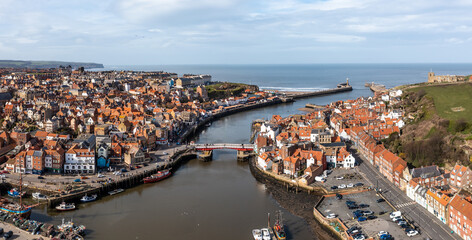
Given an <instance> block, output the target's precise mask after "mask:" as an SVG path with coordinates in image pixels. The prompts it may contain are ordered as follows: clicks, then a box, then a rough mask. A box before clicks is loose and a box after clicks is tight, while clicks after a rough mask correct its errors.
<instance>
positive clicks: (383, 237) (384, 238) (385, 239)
mask: <svg viewBox="0 0 472 240" xmlns="http://www.w3.org/2000/svg"><path fill="white" fill-rule="evenodd" d="M379 239H380V240H392V239H393V237H392V235H390V234H384V235H381V236H380V237H379Z"/></svg>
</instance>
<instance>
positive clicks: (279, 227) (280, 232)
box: [273, 210, 287, 240]
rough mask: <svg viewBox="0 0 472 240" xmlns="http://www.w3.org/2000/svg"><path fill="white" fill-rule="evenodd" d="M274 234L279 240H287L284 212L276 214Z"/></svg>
mask: <svg viewBox="0 0 472 240" xmlns="http://www.w3.org/2000/svg"><path fill="white" fill-rule="evenodd" d="M273 229H274V234H275V237H276V238H277V239H278V240H285V239H286V238H287V235H286V234H285V230H284V223H283V218H282V211H280V210H279V211H277V212H276V213H275V223H274V227H273Z"/></svg>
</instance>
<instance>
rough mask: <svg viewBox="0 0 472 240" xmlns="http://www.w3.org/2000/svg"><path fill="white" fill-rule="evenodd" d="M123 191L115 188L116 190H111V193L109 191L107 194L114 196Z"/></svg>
mask: <svg viewBox="0 0 472 240" xmlns="http://www.w3.org/2000/svg"><path fill="white" fill-rule="evenodd" d="M123 191H124V189H123V188H117V189H115V190H113V191H109V192H108V194H110V195H115V194H118V193H120V192H123Z"/></svg>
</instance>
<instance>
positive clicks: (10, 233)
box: [3, 231, 13, 239]
mask: <svg viewBox="0 0 472 240" xmlns="http://www.w3.org/2000/svg"><path fill="white" fill-rule="evenodd" d="M12 236H13V232H12V231H8V232H6V233H5V234H3V239H9V238H11V237H12Z"/></svg>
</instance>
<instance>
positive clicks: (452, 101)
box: [408, 83, 472, 122]
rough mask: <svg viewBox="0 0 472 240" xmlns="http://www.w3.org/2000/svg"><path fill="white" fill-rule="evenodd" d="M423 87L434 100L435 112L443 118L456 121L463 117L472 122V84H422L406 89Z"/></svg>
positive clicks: (416, 90)
mask: <svg viewBox="0 0 472 240" xmlns="http://www.w3.org/2000/svg"><path fill="white" fill-rule="evenodd" d="M421 89H423V90H424V91H425V92H426V96H428V97H431V98H432V99H433V101H434V106H435V108H436V113H437V114H438V115H439V116H440V117H442V118H445V119H449V120H452V121H457V120H459V119H465V120H466V121H468V122H472V84H470V83H464V84H453V85H447V86H423V87H416V88H411V89H409V90H408V91H415V92H418V91H420V90H421Z"/></svg>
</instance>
